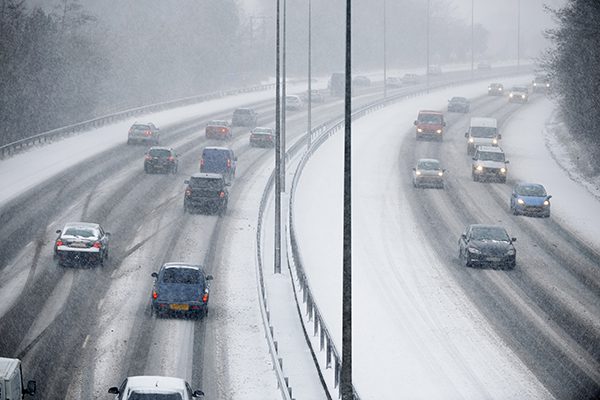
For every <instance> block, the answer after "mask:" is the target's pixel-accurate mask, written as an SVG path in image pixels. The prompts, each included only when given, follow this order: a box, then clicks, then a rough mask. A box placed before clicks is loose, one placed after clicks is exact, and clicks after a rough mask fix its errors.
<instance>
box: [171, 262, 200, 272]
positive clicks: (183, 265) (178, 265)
mask: <svg viewBox="0 0 600 400" xmlns="http://www.w3.org/2000/svg"><path fill="white" fill-rule="evenodd" d="M162 268H164V269H169V268H187V269H195V270H197V271H202V266H201V265H198V264H188V263H184V262H168V263H164V264H163V266H162Z"/></svg>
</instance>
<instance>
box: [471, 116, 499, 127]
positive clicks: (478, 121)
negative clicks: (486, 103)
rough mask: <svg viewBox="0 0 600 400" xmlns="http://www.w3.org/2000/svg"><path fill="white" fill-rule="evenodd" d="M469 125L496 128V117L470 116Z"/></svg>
mask: <svg viewBox="0 0 600 400" xmlns="http://www.w3.org/2000/svg"><path fill="white" fill-rule="evenodd" d="M470 125H471V126H481V127H490V128H496V127H497V126H498V121H496V118H486V117H473V118H471V123H470Z"/></svg>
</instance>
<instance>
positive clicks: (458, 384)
mask: <svg viewBox="0 0 600 400" xmlns="http://www.w3.org/2000/svg"><path fill="white" fill-rule="evenodd" d="M527 80H528V79H526V78H521V79H512V81H514V83H522V82H526V81H527ZM508 81H509V80H505V82H504V83H505V85H511V84H512V83H513V82H508ZM484 93H485V87H484V86H482V85H481V84H470V85H465V86H461V87H459V88H452V89H447V90H442V91H439V92H435V93H433V94H430V95H427V96H422V97H418V98H414V99H409V100H406V101H403V102H401V103H398V104H397V105H394V106H391V107H389V108H387V109H384V110H383V111H380V112H377V113H374V114H371V115H370V116H368V117H365V118H362V119H360V120H358V121H356V122H354V123H353V145H352V149H353V154H352V157H353V187H352V194H353V206H352V207H353V220H352V227H353V273H354V278H353V285H354V290H353V319H354V321H353V331H354V337H353V347H354V358H353V361H354V367H353V374H354V383H355V386H356V388H357V390H358V391H359V393H360V394H361V396H363V397H364V398H373V399H395V398H398V394H402V396H403V397H406V398H498V399H507V398H514V399H516V398H551V397H552V396H551V394H550V393H548V392H547V391H546V390H545V388H544V387H543V386H542V385H541V384H540V383H539V381H538V380H537V378H536V377H535V376H534V375H533V374H532V373H531V372H530V371H529V370H528V369H527V368H526V367H525V365H524V364H523V363H522V362H521V361H520V360H519V358H518V357H517V356H516V355H515V354H514V353H513V352H512V351H511V350H510V348H508V347H507V346H506V345H505V344H504V343H503V342H502V340H501V339H500V337H499V336H498V335H496V334H495V333H494V330H493V329H492V328H491V326H490V325H489V324H488V323H487V321H486V320H485V318H484V317H483V316H482V315H481V314H480V313H479V312H478V311H477V309H476V307H475V306H474V305H473V304H472V303H471V301H470V300H469V299H468V297H467V296H466V294H465V293H464V292H463V291H462V289H461V288H460V286H458V285H457V284H456V283H454V282H453V279H452V277H451V275H450V274H449V272H448V271H447V270H446V267H445V266H444V265H443V262H442V260H440V259H438V258H437V255H436V252H435V251H434V249H433V248H431V247H430V244H429V241H428V240H427V238H426V237H423V234H422V231H421V230H420V227H419V224H421V223H422V222H421V221H417V220H416V219H415V217H414V215H413V212H412V211H411V208H410V206H409V204H408V201H407V200H406V197H405V195H404V191H403V189H400V190H398V189H397V188H398V185H397V181H398V180H399V176H398V174H400V173H405V172H404V171H401V170H400V164H399V160H397V159H396V158H397V154H398V148H399V147H400V144H401V142H402V140H403V139H404V135H405V134H407V133H408V132H410V131H409V127H410V126H411V124H412V121H413V120H414V118H415V116H416V113H417V111H418V110H419V109H432V108H433V109H435V108H437V109H443V108H444V106H445V103H446V99H448V98H450V97H451V96H454V95H462V96H466V97H476V96H480V95H482V94H484ZM542 121H543V118H542ZM538 131H539V130H538ZM342 151H343V135H341V134H337V135H335V136H334V137H332V138H331V139H329V140H328V142H326V143H325V144H324V145H323V146H322V147H321V148H320V149H319V151H317V152H316V154H315V155H314V156H313V157H312V159H311V160H310V161H309V162H308V164H307V166H306V168H305V170H304V173H303V175H302V177H301V179H300V182H299V187H298V190H297V195H296V196H297V197H296V202H295V204H296V209H295V211H294V213H295V215H297V216H298V215H301V216H302V218H298V217H297V218H296V222H295V223H296V231H297V237H298V241H299V246H300V253H301V255H302V260H303V264H304V267H305V269H306V271H307V274H308V276H309V280H310V285H311V288H312V291H313V294H314V296H315V299H316V302H317V304H318V305H319V307H320V310H321V312H322V314H323V315H324V318H325V320H326V322H327V324H328V327H329V330H330V332H332V333H333V334H334V340H335V342H336V345H337V346H338V349H340V348H341V317H340V315H341V259H342V253H341V250H342V238H341V232H342V230H341V227H342V203H341V201H342V191H343V188H342V184H341V182H342V176H343V165H342V160H343V153H342ZM406 190H410V189H408V188H407V189H406ZM382 210H386V213H383V212H382ZM389 210H393V211H392V212H391V214H388V213H387V211H389ZM557 211H559V210H557Z"/></svg>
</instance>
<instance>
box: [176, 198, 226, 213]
mask: <svg viewBox="0 0 600 400" xmlns="http://www.w3.org/2000/svg"><path fill="white" fill-rule="evenodd" d="M226 202H227V200H226V199H223V198H220V197H219V198H212V197H204V198H195V199H191V198H186V199H185V200H184V206H185V207H187V208H188V209H191V208H194V209H213V210H214V209H218V208H221V207H224V206H225V204H226Z"/></svg>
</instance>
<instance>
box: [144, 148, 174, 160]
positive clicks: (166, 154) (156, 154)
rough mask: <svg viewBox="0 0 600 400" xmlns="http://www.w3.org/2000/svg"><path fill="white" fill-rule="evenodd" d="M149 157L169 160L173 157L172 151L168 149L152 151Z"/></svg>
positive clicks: (149, 152)
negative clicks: (168, 158)
mask: <svg viewBox="0 0 600 400" xmlns="http://www.w3.org/2000/svg"><path fill="white" fill-rule="evenodd" d="M148 155H150V156H151V157H159V158H167V157H170V156H171V151H170V150H167V149H150V151H148Z"/></svg>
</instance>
